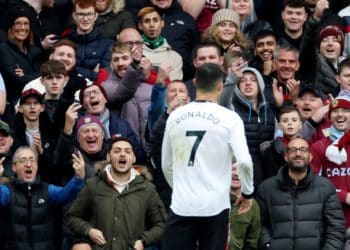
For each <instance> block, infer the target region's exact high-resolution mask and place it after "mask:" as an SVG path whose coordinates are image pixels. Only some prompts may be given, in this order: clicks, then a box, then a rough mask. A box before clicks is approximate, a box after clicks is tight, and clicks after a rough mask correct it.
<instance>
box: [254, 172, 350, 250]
mask: <svg viewBox="0 0 350 250" xmlns="http://www.w3.org/2000/svg"><path fill="white" fill-rule="evenodd" d="M257 202H258V204H259V206H260V212H261V226H262V231H261V237H260V247H261V248H262V249H264V246H266V244H267V243H270V248H268V249H269V250H275V249H276V250H280V249H284V250H288V249H297V250H313V249H315V250H316V249H317V250H319V249H329V250H330V249H334V250H339V249H342V247H343V244H344V232H345V231H344V214H343V211H342V208H341V204H340V201H339V199H338V197H337V193H336V191H335V188H334V186H333V184H332V182H330V181H329V180H328V179H326V178H325V177H321V176H317V175H314V173H313V171H312V170H311V169H310V168H309V169H308V173H307V176H306V177H305V178H304V179H303V180H301V181H300V183H299V184H298V185H297V186H296V185H295V184H294V182H293V181H292V180H291V179H290V177H289V175H288V166H284V167H282V168H281V169H280V170H279V172H278V174H277V176H275V177H272V178H270V179H268V180H266V181H264V182H263V183H262V184H261V185H260V187H259V189H258V193H257Z"/></svg>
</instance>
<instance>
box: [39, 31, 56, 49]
mask: <svg viewBox="0 0 350 250" xmlns="http://www.w3.org/2000/svg"><path fill="white" fill-rule="evenodd" d="M55 36H56V35H54V34H50V35H47V36H45V38H44V39H43V40H42V41H41V46H42V47H43V48H44V49H51V48H52V47H53V45H54V44H55V42H57V40H56V39H55Z"/></svg>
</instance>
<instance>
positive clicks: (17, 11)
mask: <svg viewBox="0 0 350 250" xmlns="http://www.w3.org/2000/svg"><path fill="white" fill-rule="evenodd" d="M19 17H27V18H28V19H29V22H30V24H31V23H32V14H31V13H30V12H29V10H28V9H26V8H23V7H15V8H13V9H9V10H8V11H7V12H6V13H5V18H4V30H5V31H6V32H7V31H8V30H9V28H11V26H12V25H13V24H14V22H15V20H16V19H17V18H19Z"/></svg>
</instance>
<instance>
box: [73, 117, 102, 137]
mask: <svg viewBox="0 0 350 250" xmlns="http://www.w3.org/2000/svg"><path fill="white" fill-rule="evenodd" d="M86 125H98V126H99V127H100V128H101V129H102V131H104V127H103V125H102V123H101V122H100V119H98V117H96V116H93V115H85V116H82V117H80V119H79V120H78V122H77V136H79V133H80V131H81V130H82V128H84V127H85V126H86Z"/></svg>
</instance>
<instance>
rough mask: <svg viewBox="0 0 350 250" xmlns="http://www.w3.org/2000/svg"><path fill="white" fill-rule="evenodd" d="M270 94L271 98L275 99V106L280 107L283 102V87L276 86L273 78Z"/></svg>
mask: <svg viewBox="0 0 350 250" xmlns="http://www.w3.org/2000/svg"><path fill="white" fill-rule="evenodd" d="M272 94H273V99H275V103H276V106H277V107H278V108H280V107H282V105H283V102H284V96H283V88H282V87H277V80H276V79H275V78H274V79H273V81H272Z"/></svg>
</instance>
